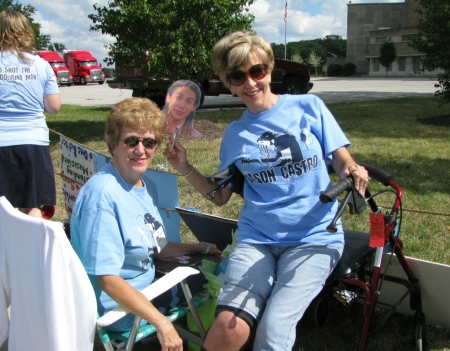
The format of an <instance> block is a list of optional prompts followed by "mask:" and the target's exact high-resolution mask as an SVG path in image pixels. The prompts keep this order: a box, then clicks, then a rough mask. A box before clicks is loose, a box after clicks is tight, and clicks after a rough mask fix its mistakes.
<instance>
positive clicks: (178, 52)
mask: <svg viewBox="0 0 450 351" xmlns="http://www.w3.org/2000/svg"><path fill="white" fill-rule="evenodd" d="M252 3H253V0H235V1H229V0H184V1H167V0H134V1H130V0H115V1H110V2H109V4H108V6H107V7H106V6H100V5H98V4H95V5H93V6H94V10H95V11H96V13H94V14H90V15H89V16H88V17H89V18H90V19H91V20H92V22H93V25H91V28H90V29H91V30H92V31H101V32H102V33H106V34H109V35H111V36H113V37H115V39H116V42H115V43H114V44H112V45H109V46H108V49H109V52H108V58H107V59H105V62H106V63H107V64H108V65H112V64H114V63H115V65H116V69H120V68H121V67H122V68H123V67H127V68H128V69H135V68H143V67H145V69H143V70H142V71H141V72H142V75H143V78H147V79H144V81H146V80H148V78H150V77H168V78H169V79H170V80H171V81H173V80H177V79H181V78H184V79H190V80H193V81H203V80H204V79H207V78H208V77H209V76H210V75H211V74H212V68H211V55H212V48H213V46H214V45H215V43H216V42H217V40H218V39H219V38H221V37H222V36H224V35H226V34H228V33H230V32H233V31H236V30H248V29H250V24H251V22H252V21H253V19H254V16H253V15H251V14H249V12H248V8H247V6H248V5H250V4H252ZM166 88H167V87H165V86H164V85H161V87H160V89H161V90H163V89H166Z"/></svg>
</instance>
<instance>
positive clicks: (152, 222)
mask: <svg viewBox="0 0 450 351" xmlns="http://www.w3.org/2000/svg"><path fill="white" fill-rule="evenodd" d="M141 218H142V217H141ZM144 218H145V226H146V227H147V229H148V230H146V231H143V232H141V234H142V237H143V239H144V240H143V243H144V244H145V246H147V250H148V257H147V258H146V259H144V260H142V261H141V265H142V269H150V268H153V254H154V253H155V252H156V246H155V245H154V243H153V241H152V240H151V239H150V237H151V235H152V233H153V232H154V231H156V230H158V229H159V228H161V229H164V227H163V225H162V224H161V222H159V221H158V220H157V219H156V218H155V217H153V216H152V215H151V214H150V213H146V214H145V215H144ZM139 229H141V227H139Z"/></svg>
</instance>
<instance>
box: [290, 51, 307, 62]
mask: <svg viewBox="0 0 450 351" xmlns="http://www.w3.org/2000/svg"><path fill="white" fill-rule="evenodd" d="M291 61H294V62H298V63H305V60H304V59H303V57H302V56H301V55H300V54H299V53H298V52H295V53H294V55H292V56H291Z"/></svg>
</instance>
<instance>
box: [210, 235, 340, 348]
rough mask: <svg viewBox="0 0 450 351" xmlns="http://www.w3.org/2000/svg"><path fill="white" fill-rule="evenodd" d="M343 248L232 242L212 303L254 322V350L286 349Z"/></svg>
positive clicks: (291, 342) (335, 246)
mask: <svg viewBox="0 0 450 351" xmlns="http://www.w3.org/2000/svg"><path fill="white" fill-rule="evenodd" d="M342 250H343V245H316V244H304V245H298V246H271V245H261V244H248V243H242V242H238V243H236V244H235V247H234V249H233V251H232V253H231V255H230V260H229V263H228V267H227V270H226V273H225V284H224V286H223V288H222V289H221V291H220V293H219V297H218V301H217V304H218V305H225V306H229V307H234V308H237V309H242V310H244V311H246V312H247V313H249V314H250V315H251V316H253V317H254V318H255V319H256V320H257V321H258V326H257V330H256V336H255V343H254V346H253V349H254V350H258V351H262V350H264V351H266V350H289V351H290V350H292V346H293V344H294V342H295V336H296V325H297V323H298V321H299V320H300V319H301V318H302V316H303V314H304V312H305V310H306V309H307V307H308V306H309V304H310V303H311V301H312V300H313V299H314V298H315V297H316V296H317V295H318V294H319V292H320V291H321V290H322V288H323V286H324V283H325V280H326V279H327V278H328V276H329V275H330V273H331V272H332V270H333V269H334V267H335V266H336V264H337V263H338V261H339V259H340V257H341V255H342Z"/></svg>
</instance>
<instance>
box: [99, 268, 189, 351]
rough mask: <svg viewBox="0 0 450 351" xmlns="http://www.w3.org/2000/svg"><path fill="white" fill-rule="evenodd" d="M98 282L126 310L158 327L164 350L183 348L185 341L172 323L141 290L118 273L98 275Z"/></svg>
mask: <svg viewBox="0 0 450 351" xmlns="http://www.w3.org/2000/svg"><path fill="white" fill-rule="evenodd" d="M97 282H98V285H99V287H100V289H102V290H103V291H104V292H106V293H107V294H108V295H109V296H110V297H111V298H112V299H113V300H114V301H116V302H117V303H118V304H119V305H120V306H121V307H123V308H124V309H125V310H126V311H128V312H130V313H133V314H135V315H137V316H139V317H141V318H143V319H145V320H146V321H147V322H149V323H150V324H152V325H153V326H154V327H155V328H156V330H157V335H158V339H159V341H160V343H161V347H162V350H164V351H166V350H169V349H170V350H182V349H183V342H182V340H181V338H180V337H179V335H178V333H177V332H176V330H175V328H174V326H173V325H172V323H171V322H170V321H169V320H168V319H167V318H166V317H165V316H164V315H162V314H161V313H160V312H159V311H158V310H157V309H156V308H155V306H153V305H152V303H151V302H149V301H148V300H147V299H146V297H145V296H144V295H143V294H142V293H141V292H140V291H137V290H136V289H134V288H133V287H132V286H131V285H130V284H128V283H127V282H126V281H125V280H124V279H122V278H121V277H119V276H116V275H103V276H97Z"/></svg>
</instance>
